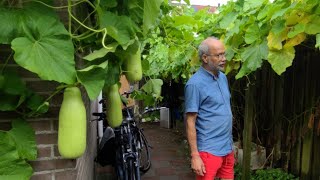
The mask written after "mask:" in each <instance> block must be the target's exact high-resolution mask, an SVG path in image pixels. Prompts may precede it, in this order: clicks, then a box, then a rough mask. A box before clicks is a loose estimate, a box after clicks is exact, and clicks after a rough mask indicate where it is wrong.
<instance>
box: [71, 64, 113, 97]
mask: <svg viewBox="0 0 320 180" xmlns="http://www.w3.org/2000/svg"><path fill="white" fill-rule="evenodd" d="M107 64H108V61H106V62H104V63H102V64H100V65H92V66H89V67H88V68H85V69H82V70H78V71H77V77H78V79H79V82H81V84H82V85H83V86H84V87H85V88H86V91H87V93H88V96H89V98H90V99H91V100H94V99H95V98H96V97H98V95H99V93H100V91H101V90H102V88H103V86H104V82H105V79H106V77H107V76H106V70H105V68H106V66H107Z"/></svg>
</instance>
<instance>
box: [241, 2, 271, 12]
mask: <svg viewBox="0 0 320 180" xmlns="http://www.w3.org/2000/svg"><path fill="white" fill-rule="evenodd" d="M265 2H266V0H244V4H243V11H244V12H247V11H249V10H252V9H258V8H260V7H261V6H262V5H263V3H265Z"/></svg>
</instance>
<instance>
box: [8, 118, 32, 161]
mask: <svg viewBox="0 0 320 180" xmlns="http://www.w3.org/2000/svg"><path fill="white" fill-rule="evenodd" d="M8 133H9V134H10V136H11V137H12V138H13V139H14V141H15V143H16V147H17V150H18V152H19V156H20V157H21V158H22V159H28V160H35V159H36V158H37V147H36V142H35V133H34V130H33V129H32V127H31V126H30V125H29V124H28V123H27V122H26V121H25V120H22V119H17V120H14V121H12V129H11V130H10V131H9V132H8Z"/></svg>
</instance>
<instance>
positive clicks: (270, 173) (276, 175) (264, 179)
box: [234, 164, 299, 180]
mask: <svg viewBox="0 0 320 180" xmlns="http://www.w3.org/2000/svg"><path fill="white" fill-rule="evenodd" d="M234 173H235V180H241V177H242V170H241V165H239V164H237V165H235V167H234ZM250 173H251V175H250V180H298V179H299V178H298V177H295V176H294V175H292V174H290V173H286V172H285V171H283V170H282V169H279V168H277V169H273V168H271V169H258V170H255V171H251V172H250Z"/></svg>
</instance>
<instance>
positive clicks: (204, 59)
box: [202, 54, 208, 64]
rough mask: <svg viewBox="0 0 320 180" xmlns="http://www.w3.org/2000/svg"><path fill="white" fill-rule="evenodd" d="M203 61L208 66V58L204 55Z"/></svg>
mask: <svg viewBox="0 0 320 180" xmlns="http://www.w3.org/2000/svg"><path fill="white" fill-rule="evenodd" d="M202 61H203V62H204V63H206V64H207V63H208V56H207V55H205V54H203V55H202Z"/></svg>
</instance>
